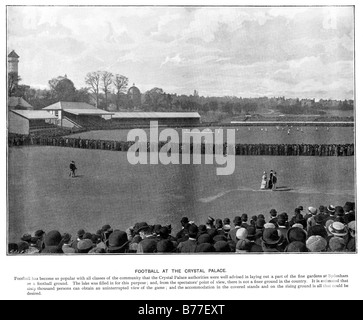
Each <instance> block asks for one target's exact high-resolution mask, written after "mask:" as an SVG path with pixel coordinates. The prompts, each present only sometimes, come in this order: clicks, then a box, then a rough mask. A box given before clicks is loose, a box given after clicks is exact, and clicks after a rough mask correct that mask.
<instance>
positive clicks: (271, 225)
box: [263, 222, 276, 229]
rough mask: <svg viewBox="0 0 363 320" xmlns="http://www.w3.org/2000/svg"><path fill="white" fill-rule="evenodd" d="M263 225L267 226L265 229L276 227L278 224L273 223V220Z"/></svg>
mask: <svg viewBox="0 0 363 320" xmlns="http://www.w3.org/2000/svg"><path fill="white" fill-rule="evenodd" d="M263 227H264V228H265V229H269V228H270V229H276V225H275V224H274V223H272V222H269V223H265V224H264V225H263Z"/></svg>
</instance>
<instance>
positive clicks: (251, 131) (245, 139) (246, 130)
mask: <svg viewBox="0 0 363 320" xmlns="http://www.w3.org/2000/svg"><path fill="white" fill-rule="evenodd" d="M163 129H164V128H162V127H160V128H159V131H160V130H163ZM203 129H204V128H200V130H203ZM208 129H211V130H212V131H213V132H216V131H215V130H217V131H218V130H224V131H223V133H224V137H226V135H227V131H226V129H227V128H222V127H209V128H208ZM228 129H235V130H236V131H235V132H236V143H242V144H243V143H245V144H253V143H256V144H258V143H266V144H274V143H282V144H294V143H306V144H348V143H354V128H353V127H331V128H328V127H318V128H316V127H293V128H289V130H290V131H289V133H288V129H287V127H281V126H276V127H260V126H258V127H253V126H251V127H241V126H236V127H228ZM144 130H145V132H146V133H147V134H148V136H149V132H150V129H144ZM129 131H130V130H126V129H125V130H99V131H88V132H82V133H77V134H74V135H71V136H70V137H75V138H78V137H80V138H85V139H95V140H97V139H99V140H115V141H126V140H127V134H128V132H129ZM177 131H178V132H179V137H180V140H181V137H182V134H181V129H180V128H179V129H177Z"/></svg>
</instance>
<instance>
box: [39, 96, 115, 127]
mask: <svg viewBox="0 0 363 320" xmlns="http://www.w3.org/2000/svg"><path fill="white" fill-rule="evenodd" d="M43 110H46V111H48V112H50V113H51V114H52V115H53V116H55V117H57V118H58V124H59V125H60V126H62V127H68V128H85V129H102V128H104V127H105V126H107V124H106V120H110V119H111V117H112V115H113V113H112V112H108V111H105V110H102V109H98V108H96V107H94V106H92V105H90V104H88V103H85V102H68V101H59V102H57V103H54V104H52V105H50V106H48V107H45V108H43Z"/></svg>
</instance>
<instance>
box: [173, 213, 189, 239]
mask: <svg viewBox="0 0 363 320" xmlns="http://www.w3.org/2000/svg"><path fill="white" fill-rule="evenodd" d="M180 223H181V225H182V229H181V230H180V231H179V232H178V233H177V234H176V239H177V241H178V242H180V241H185V239H188V237H189V232H188V229H189V226H190V223H189V219H188V218H187V217H183V218H182V219H181V221H180Z"/></svg>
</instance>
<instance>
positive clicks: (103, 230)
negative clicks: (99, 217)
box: [101, 224, 111, 232]
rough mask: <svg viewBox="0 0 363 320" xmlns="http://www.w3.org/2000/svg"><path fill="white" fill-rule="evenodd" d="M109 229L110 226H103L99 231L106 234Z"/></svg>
mask: <svg viewBox="0 0 363 320" xmlns="http://www.w3.org/2000/svg"><path fill="white" fill-rule="evenodd" d="M110 229H111V226H110V225H109V224H105V225H104V226H102V228H101V230H102V232H107V231H109V230H110Z"/></svg>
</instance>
